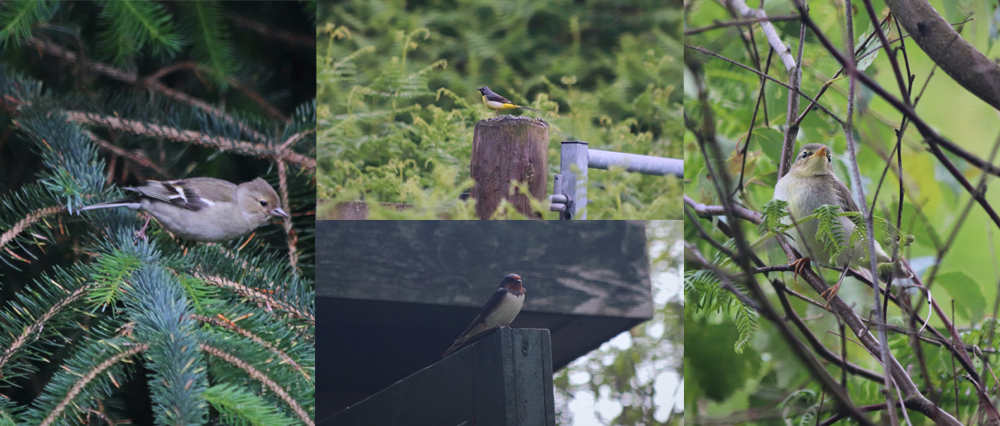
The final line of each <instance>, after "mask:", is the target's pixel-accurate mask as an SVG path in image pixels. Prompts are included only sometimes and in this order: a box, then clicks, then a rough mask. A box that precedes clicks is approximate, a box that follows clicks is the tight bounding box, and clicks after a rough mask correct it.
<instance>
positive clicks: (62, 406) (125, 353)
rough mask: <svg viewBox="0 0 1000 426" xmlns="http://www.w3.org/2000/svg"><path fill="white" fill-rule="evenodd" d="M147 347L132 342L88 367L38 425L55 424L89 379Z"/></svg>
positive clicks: (110, 345) (143, 344)
mask: <svg viewBox="0 0 1000 426" xmlns="http://www.w3.org/2000/svg"><path fill="white" fill-rule="evenodd" d="M108 346H109V347H114V348H115V349H118V345H115V344H112V343H108ZM147 349H149V345H148V344H145V343H138V344H133V345H131V347H129V348H128V349H125V350H122V351H121V352H119V353H118V354H117V355H115V356H112V357H111V358H108V359H105V360H104V361H102V362H101V363H100V364H97V365H96V366H94V368H92V369H90V371H88V372H87V373H86V374H83V375H82V376H80V380H78V381H77V382H76V383H75V384H74V385H73V387H72V388H70V390H69V392H67V393H66V396H65V397H64V398H63V399H62V401H60V402H59V404H57V405H56V407H55V408H54V409H53V410H52V411H51V412H49V415H48V417H46V418H45V420H44V421H42V423H41V424H40V426H48V425H51V424H55V422H56V421H57V420H59V418H60V417H61V415H62V412H63V411H66V407H68V406H69V405H70V404H71V403H73V399H74V398H75V397H76V396H77V395H79V394H80V393H81V392H82V391H83V389H84V388H85V387H86V386H87V385H88V384H89V383H90V382H91V381H93V380H94V379H95V378H96V377H97V376H98V375H99V374H101V373H103V372H104V370H107V369H108V368H110V367H112V366H113V365H115V364H117V363H119V362H124V361H125V360H127V359H129V358H131V357H132V356H134V355H136V354H139V353H140V352H143V351H146V350H147Z"/></svg>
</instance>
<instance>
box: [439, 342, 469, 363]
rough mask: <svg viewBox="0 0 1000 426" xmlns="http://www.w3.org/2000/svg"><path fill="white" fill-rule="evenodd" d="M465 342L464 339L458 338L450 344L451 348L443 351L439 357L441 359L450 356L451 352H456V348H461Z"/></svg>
mask: <svg viewBox="0 0 1000 426" xmlns="http://www.w3.org/2000/svg"><path fill="white" fill-rule="evenodd" d="M465 341H466V339H464V338H462V337H459V338H458V340H455V343H452V344H451V347H450V348H448V350H446V351H444V354H442V355H441V358H444V357H447V356H448V355H451V354H452V352H455V351H457V350H458V348H461V347H462V345H463V344H465Z"/></svg>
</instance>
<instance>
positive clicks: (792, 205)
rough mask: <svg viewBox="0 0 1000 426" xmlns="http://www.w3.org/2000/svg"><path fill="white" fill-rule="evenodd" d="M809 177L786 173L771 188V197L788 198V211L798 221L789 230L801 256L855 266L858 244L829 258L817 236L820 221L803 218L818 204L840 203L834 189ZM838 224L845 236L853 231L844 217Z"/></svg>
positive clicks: (834, 263)
mask: <svg viewBox="0 0 1000 426" xmlns="http://www.w3.org/2000/svg"><path fill="white" fill-rule="evenodd" d="M812 179H814V178H812V177H802V176H799V177H798V178H797V179H795V180H793V179H789V178H788V175H786V176H785V177H783V178H781V179H780V180H778V184H777V185H775V187H774V199H776V200H784V201H787V202H788V213H789V214H791V216H792V217H794V218H795V221H796V222H798V226H797V227H795V228H792V230H791V232H790V234H791V235H792V237H793V238H795V241H794V243H795V248H796V249H798V251H799V253H801V254H802V255H803V256H808V257H810V258H812V259H814V260H816V261H819V262H821V263H825V264H829V265H835V266H843V265H845V264H852V265H857V263H858V262H859V260H860V258H861V256H862V255H863V253H864V249H863V248H861V247H860V244H859V245H858V246H857V247H853V248H851V249H850V250H844V251H842V252H840V254H839V255H838V256H837V259H836V260H833V259H830V252H829V251H827V250H826V244H825V243H823V242H821V241H819V239H818V238H817V235H816V234H817V233H818V231H819V222H818V221H817V220H815V219H812V220H809V221H805V222H803V221H802V219H803V218H804V217H806V216H809V215H811V214H813V211H814V210H816V208H817V207H819V206H822V205H824V204H832V205H838V204H840V200H839V199H837V197H836V192H835V191H833V190H832V189H831V188H829V187H828V186H827V185H824V184H822V183H820V184H817V182H815V181H811V180H812ZM792 194H794V195H792ZM782 222H783V223H785V224H789V225H790V224H791V223H792V220H791V218H789V217H785V218H784V219H783V220H782ZM840 223H841V225H842V226H843V230H844V238H845V239H847V238H850V235H851V232H853V231H854V222H852V221H851V220H850V219H848V218H847V217H841V218H840Z"/></svg>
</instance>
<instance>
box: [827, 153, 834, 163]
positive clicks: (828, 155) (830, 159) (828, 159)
mask: <svg viewBox="0 0 1000 426" xmlns="http://www.w3.org/2000/svg"><path fill="white" fill-rule="evenodd" d="M826 161H830V162H833V156H831V155H830V154H826Z"/></svg>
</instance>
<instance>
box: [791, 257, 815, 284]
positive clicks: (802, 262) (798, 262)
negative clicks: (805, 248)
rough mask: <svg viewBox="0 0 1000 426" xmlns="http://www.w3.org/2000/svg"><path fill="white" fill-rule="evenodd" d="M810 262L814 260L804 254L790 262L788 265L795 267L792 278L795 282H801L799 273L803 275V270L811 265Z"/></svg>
mask: <svg viewBox="0 0 1000 426" xmlns="http://www.w3.org/2000/svg"><path fill="white" fill-rule="evenodd" d="M810 262H812V260H811V259H809V258H808V257H805V256H803V257H800V258H798V259H795V260H793V261H792V262H791V263H789V264H788V266H792V267H794V268H793V269H792V280H794V281H795V282H799V275H802V271H803V270H805V269H806V267H807V266H809V263H810Z"/></svg>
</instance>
